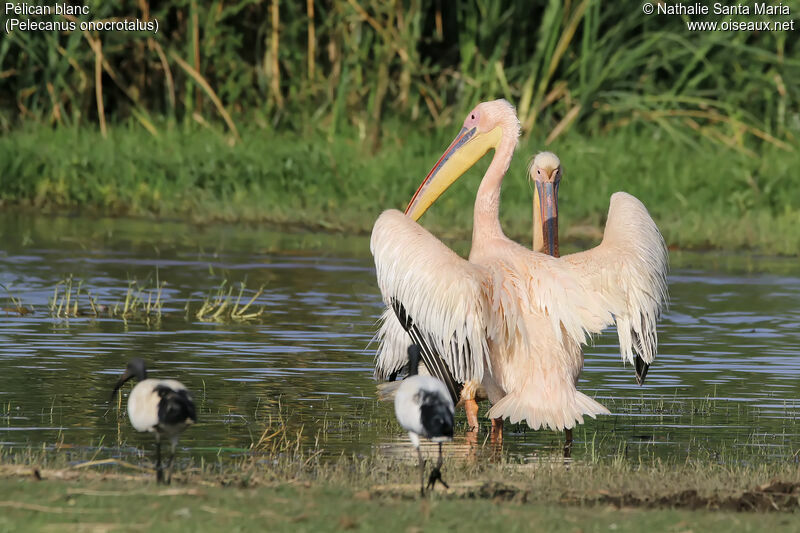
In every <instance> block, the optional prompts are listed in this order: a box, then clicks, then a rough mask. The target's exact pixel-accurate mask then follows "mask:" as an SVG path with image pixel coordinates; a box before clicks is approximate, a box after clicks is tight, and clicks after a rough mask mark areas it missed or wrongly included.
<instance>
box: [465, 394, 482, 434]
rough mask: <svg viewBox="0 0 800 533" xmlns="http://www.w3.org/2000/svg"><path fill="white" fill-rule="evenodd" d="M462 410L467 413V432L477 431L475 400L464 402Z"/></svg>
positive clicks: (469, 399) (470, 399)
mask: <svg viewBox="0 0 800 533" xmlns="http://www.w3.org/2000/svg"><path fill="white" fill-rule="evenodd" d="M464 410H465V411H466V412H467V425H468V426H469V429H467V431H478V427H479V425H478V402H477V401H476V400H475V398H467V399H465V400H464Z"/></svg>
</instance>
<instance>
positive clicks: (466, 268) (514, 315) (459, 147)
mask: <svg viewBox="0 0 800 533" xmlns="http://www.w3.org/2000/svg"><path fill="white" fill-rule="evenodd" d="M518 137H519V122H518V120H517V117H516V114H515V112H514V109H513V107H512V106H511V105H510V104H509V103H508V102H506V101H505V100H496V101H493V102H484V103H482V104H479V105H478V106H477V107H476V108H475V109H473V110H472V111H471V112H470V113H469V115H468V116H467V118H466V120H465V121H464V126H463V127H462V129H461V131H460V132H459V134H458V136H457V137H456V139H455V140H454V141H453V142H452V144H451V145H450V146H449V147H448V148H447V150H446V151H445V153H444V154H443V155H442V157H441V158H440V159H439V161H438V162H437V163H436V165H435V166H434V167H433V169H432V170H431V171H430V173H429V174H428V176H427V177H426V178H425V180H424V181H423V182H422V184H421V185H420V187H419V189H418V190H417V192H416V193H415V195H414V197H413V198H412V200H411V202H410V204H409V206H408V208H407V209H406V212H405V214H404V213H401V212H399V211H396V210H389V211H385V212H384V213H383V214H381V216H380V217H379V218H378V220H377V221H376V222H375V226H374V228H373V232H372V239H371V250H372V253H373V256H374V257H375V266H376V272H377V278H378V285H379V287H380V290H381V294H382V296H383V299H384V302H385V303H386V304H387V306H388V307H389V309H388V310H387V312H386V313H384V317H383V318H384V321H383V324H382V326H381V328H380V331H379V332H378V338H379V340H380V346H379V349H378V356H377V371H376V374H377V375H378V376H379V377H380V376H386V375H389V374H391V373H394V372H397V371H398V370H399V369H400V368H401V367H402V366H403V365H405V364H406V362H407V361H406V353H407V347H408V344H409V340H410V341H411V342H413V343H415V344H418V345H419V346H420V348H421V351H422V353H421V355H422V360H423V362H424V363H425V366H426V367H427V368H428V370H429V371H430V372H431V373H432V374H434V375H435V376H436V377H438V378H439V379H441V380H442V381H444V382H445V384H446V385H447V386H448V389H449V391H450V393H451V395H452V396H453V399H454V401H458V400H459V399H461V400H463V401H465V403H466V404H467V405H468V408H467V412H468V414H469V412H470V408H469V404H470V403H474V394H475V390H476V389H477V384H481V385H482V386H483V388H484V389H485V391H486V393H487V395H488V397H489V400H490V402H491V403H492V404H493V406H492V408H491V409H490V411H489V413H488V415H489V417H491V418H492V419H495V420H502V419H505V418H508V419H510V421H511V422H512V423H516V422H519V421H523V420H524V421H526V422H527V423H528V425H529V426H530V427H531V428H532V429H539V428H543V427H549V428H551V429H555V430H569V429H571V428H573V427H574V426H575V425H576V424H577V423H582V422H583V417H584V416H585V415H589V416H591V417H595V416H596V415H598V414H608V410H607V409H606V408H605V407H604V406H602V405H601V404H599V403H598V402H596V401H595V400H593V399H592V398H589V397H588V396H586V395H585V394H583V393H581V392H579V391H578V390H577V388H576V385H577V381H578V377H579V375H580V372H581V369H582V367H583V355H582V351H581V345H582V344H584V343H585V342H586V340H587V337H588V335H591V334H594V333H599V332H600V331H602V330H603V329H605V328H606V327H608V326H610V325H611V324H614V323H616V325H617V330H618V334H619V339H620V348H621V353H622V357H623V360H625V361H627V362H630V363H632V364H634V367H635V369H636V374H637V379H638V380H639V381H640V382H641V381H642V380H643V379H644V376H645V374H646V372H647V368H648V366H649V365H650V363H652V361H653V359H654V358H655V355H656V345H657V336H656V320H657V318H658V317H659V315H660V312H661V308H662V306H663V304H664V302H665V300H666V293H667V287H666V270H667V255H666V248H665V246H664V241H663V239H662V237H661V234H660V233H659V231H658V228H657V227H656V225H655V223H654V222H653V220H652V218H651V217H650V215H649V214H648V212H647V209H646V208H645V207H644V205H642V203H641V202H640V201H639V200H637V199H636V198H634V197H633V196H631V195H629V194H626V193H616V194H614V195H613V196H612V197H611V206H610V208H609V214H608V221H607V224H606V229H605V233H604V237H603V241H602V243H601V244H600V245H598V246H597V247H595V248H593V249H591V250H588V251H585V252H581V253H577V254H571V255H567V256H564V257H554V256H553V255H557V227H558V226H557V214H558V210H557V196H556V195H557V191H558V183H559V181H560V172H554V171H552V169H551V172H549V173H548V172H545V173H543V174H546V175H542V176H541V177H540V179H537V178H536V177H534V181H535V183H536V199H535V203H538V205H539V210H538V211H539V216H540V218H541V228H542V242H541V243H540V248H542V249H543V251H547V252H549V253H550V254H553V252H554V251H555V254H553V255H547V254H544V253H539V252H537V251H531V250H529V249H527V248H525V247H523V246H521V245H519V244H517V243H515V242H513V241H511V240H510V239H508V238H507V237H506V236H505V235H504V234H503V231H502V229H501V227H500V221H499V207H500V187H501V184H502V180H503V176H504V175H505V173H506V171H507V170H508V166H509V163H510V161H511V157H512V156H513V153H514V150H515V148H516V146H517V139H518ZM492 149H494V157H493V158H492V162H491V164H490V165H489V168H488V169H487V171H486V173H485V175H484V177H483V180H482V181H481V184H480V186H479V188H478V193H477V196H476V199H475V208H474V225H473V235H472V249H471V251H470V255H469V260H464V259H462V258H461V257H459V256H458V255H457V254H455V253H454V252H453V251H451V250H450V249H449V248H447V247H446V246H445V245H444V244H442V243H441V242H440V241H439V240H438V239H436V238H435V237H434V236H433V235H431V234H430V233H429V232H428V231H427V230H425V229H424V228H423V227H422V226H420V225H419V224H417V223H416V220H418V219H419V218H420V217H421V216H422V214H423V213H425V211H426V210H427V209H428V208H429V207H430V206H431V204H433V202H434V201H435V200H436V199H437V198H438V197H439V196H440V195H441V194H442V193H443V192H444V191H445V190H446V189H447V188H448V187H449V186H450V185H451V184H452V183H453V182H455V181H456V180H457V179H458V178H459V177H460V176H461V175H462V174H463V173H464V172H466V170H467V169H469V168H470V167H471V166H472V165H474V164H475V163H476V162H477V161H478V160H479V159H480V158H481V157H483V156H484V155H485V154H486V153H487V152H488V151H489V150H492ZM461 384H464V385H461ZM476 407H477V406H476Z"/></svg>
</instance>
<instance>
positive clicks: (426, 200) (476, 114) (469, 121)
mask: <svg viewBox="0 0 800 533" xmlns="http://www.w3.org/2000/svg"><path fill="white" fill-rule="evenodd" d="M504 135H505V136H510V135H513V138H514V142H515V143H516V139H517V137H519V120H517V115H516V113H515V112H514V107H513V106H512V105H511V104H510V103H508V102H507V101H506V100H502V99H501V100H493V101H491V102H482V103H480V104H478V105H477V106H475V108H474V109H473V110H472V111H470V112H469V114H468V115H467V118H466V119H465V120H464V125H463V126H462V128H461V131H460V132H458V135H457V136H456V138H455V140H453V142H452V143H450V146H448V147H447V150H445V152H444V154H442V156H441V157H440V158H439V161H437V162H436V164H435V165H434V166H433V168H432V169H431V171H430V172H428V175H427V176H426V177H425V179H424V180H423V182H422V184H421V185H420V186H419V188H418V189H417V192H416V193H414V196H413V197H412V198H411V202H410V203H409V204H408V207H407V208H406V214H407V215H408V216H410V217H411V218H412V219H413V220H418V219H419V217H421V216H422V215H423V214H424V213H425V211H427V210H428V208H429V207H430V206H431V204H433V202H435V201H436V199H437V198H439V196H441V194H442V193H443V192H444V191H446V190H447V188H448V187H450V185H452V184H453V182H455V181H456V180H457V179H458V178H460V177H461V175H462V174H464V172H466V171H467V169H469V168H470V167H471V166H472V165H474V164H475V163H476V162H477V161H478V160H479V159H480V158H481V157H483V156H484V155H486V153H487V152H488V151H489V150H491V149H493V148H494V149H496V148H497V147H498V145H499V144H500V141H501V140H502V139H503V137H504ZM503 170H504V171H505V170H506V169H503Z"/></svg>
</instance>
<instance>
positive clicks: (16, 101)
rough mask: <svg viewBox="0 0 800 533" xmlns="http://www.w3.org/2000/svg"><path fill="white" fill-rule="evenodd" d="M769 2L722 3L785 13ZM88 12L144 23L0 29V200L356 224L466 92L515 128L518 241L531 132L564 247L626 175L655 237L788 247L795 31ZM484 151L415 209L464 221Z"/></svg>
mask: <svg viewBox="0 0 800 533" xmlns="http://www.w3.org/2000/svg"><path fill="white" fill-rule="evenodd" d="M786 4H787V5H789V6H790V8H791V11H792V14H791V15H789V16H777V15H773V16H756V15H749V16H743V15H742V16H737V17H733V18H734V19H735V20H745V21H753V20H768V21H776V20H789V19H792V18H794V17H796V13H797V12H798V10H800V5H796V3H793V2H788V3H786ZM88 5H89V6H90V8H91V10H92V14H91V16H89V17H85V19H93V20H108V19H122V18H139V19H141V20H152V19H156V20H158V22H159V31H158V33H156V34H148V33H135V32H131V33H125V32H100V33H98V32H81V31H74V32H71V33H70V32H58V31H53V32H19V31H16V32H12V33H11V34H8V35H4V36H3V39H2V41H1V42H0V131H2V137H0V205H2V206H21V207H23V208H29V209H36V210H41V211H65V210H67V211H77V212H81V213H103V214H120V215H123V214H124V215H137V216H139V215H147V216H153V215H155V216H161V217H189V218H191V219H194V220H197V221H210V220H230V221H272V222H285V223H293V224H307V225H310V226H318V227H324V228H330V229H339V230H346V231H359V232H366V231H369V229H370V227H371V224H372V222H373V221H374V219H375V217H376V216H377V214H378V213H379V212H380V211H381V210H383V209H386V208H391V207H395V208H403V207H404V206H405V203H406V202H407V201H408V199H409V198H410V197H411V195H412V193H413V192H414V190H415V189H416V187H417V185H418V183H419V181H420V180H421V179H422V177H423V176H424V175H425V173H426V172H427V170H428V169H429V168H430V166H431V165H432V164H433V163H434V162H435V160H436V158H437V157H438V155H439V154H440V153H441V151H442V150H443V148H444V147H445V146H446V145H447V143H448V142H449V141H450V139H451V138H452V136H453V135H454V134H455V133H456V132H457V130H458V127H459V125H460V122H461V120H462V119H463V115H464V114H465V113H466V112H467V111H468V110H469V109H470V108H471V107H472V106H473V105H474V104H476V103H477V102H479V101H482V100H488V99H492V98H499V97H503V98H507V99H508V100H509V101H511V102H512V103H514V104H515V105H516V106H517V110H518V113H519V116H520V119H521V121H522V124H523V135H524V137H523V139H522V142H521V144H520V149H519V151H518V154H517V157H516V158H515V161H514V163H513V165H512V167H511V170H510V175H509V178H508V179H507V180H506V183H505V185H504V195H503V207H502V211H503V215H502V216H503V222H504V226H505V227H506V229H507V232H508V233H509V234H510V235H512V236H514V237H517V238H519V239H521V240H523V241H527V240H529V239H530V220H531V215H530V199H531V192H530V187H529V185H528V184H527V180H526V178H525V167H526V164H527V162H528V161H529V160H530V158H531V157H532V155H533V154H534V153H535V152H537V151H539V150H542V149H545V148H546V149H551V150H554V151H556V153H558V154H559V155H560V157H561V158H562V161H563V163H564V167H565V182H564V183H565V184H564V186H562V187H561V198H560V200H561V213H562V223H561V227H562V231H563V233H564V239H565V240H567V241H569V240H570V239H575V238H578V239H584V240H597V239H598V238H599V237H600V236H601V231H602V224H603V221H604V216H605V212H606V210H607V207H608V198H609V196H610V194H611V193H613V192H614V191H617V190H626V191H628V192H630V193H632V194H634V195H636V196H637V197H639V198H640V199H641V200H642V201H644V202H645V204H646V205H647V206H648V207H649V209H650V211H651V213H652V214H653V216H654V218H655V219H656V221H657V223H658V224H659V226H660V227H661V229H662V231H663V233H664V235H665V238H666V239H667V241H668V243H669V244H670V245H676V246H681V247H698V248H702V247H708V246H713V247H721V248H728V249H735V248H755V249H759V250H761V251H765V252H773V253H784V254H796V253H797V251H798V249H800V231H798V229H797V228H799V227H800V176H798V170H797V169H798V168H800V155H798V154H800V151H798V141H797V138H798V135H800V99H799V98H798V96H799V95H800V59H798V48H800V45H798V43H797V31H800V30H796V31H794V32H792V31H788V32H722V31H720V32H703V33H699V32H696V33H692V32H689V31H688V30H687V29H686V25H685V22H686V20H688V18H689V17H678V16H674V17H667V16H658V15H652V16H646V15H644V14H643V13H642V12H641V10H640V6H639V5H638V4H635V3H629V2H601V1H598V0H594V1H592V0H583V1H578V0H572V1H570V0H568V1H560V0H558V1H557V0H554V1H542V0H540V1H523V0H519V1H513V0H507V1H503V2H496V1H490V0H470V1H464V2H443V1H433V2H421V1H378V0H324V1H321V0H306V1H305V2H303V1H296V2H288V1H285V0H284V1H281V0H272V1H259V0H235V1H228V2H221V1H216V2H198V1H194V0H179V1H175V2H159V3H155V2H152V3H151V2H149V1H148V0H139V1H138V2H125V3H123V4H121V5H120V4H118V3H112V2H101V1H98V2H88ZM67 18H68V17H66V18H65V17H56V16H53V17H40V18H39V19H38V20H58V21H64V20H67ZM729 18H731V17H728V16H723V17H715V16H709V17H708V19H709V20H717V21H720V22H721V21H723V20H728V19H729ZM482 163H483V164H482V165H479V166H478V167H479V168H477V169H476V170H474V171H472V172H470V173H469V174H468V175H467V176H466V177H465V178H464V179H463V180H462V181H461V182H459V183H458V184H456V185H455V186H454V187H453V188H452V190H450V191H448V192H447V193H446V194H445V195H444V196H443V197H442V199H441V200H440V201H439V202H437V204H436V206H435V207H434V208H432V210H431V211H430V213H429V214H428V215H426V217H425V219H424V223H425V224H426V225H427V226H429V227H431V228H432V229H435V230H437V231H441V232H444V234H446V235H452V236H456V237H464V236H468V235H469V234H470V233H471V209H472V201H473V198H474V194H475V191H476V188H477V182H478V180H479V179H480V175H481V171H482V169H483V168H485V165H486V162H482Z"/></svg>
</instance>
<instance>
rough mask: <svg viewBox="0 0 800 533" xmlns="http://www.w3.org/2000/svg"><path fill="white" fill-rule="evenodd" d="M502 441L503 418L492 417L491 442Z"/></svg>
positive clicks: (500, 442) (498, 442)
mask: <svg viewBox="0 0 800 533" xmlns="http://www.w3.org/2000/svg"><path fill="white" fill-rule="evenodd" d="M502 443H503V419H502V418H492V444H502Z"/></svg>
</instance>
